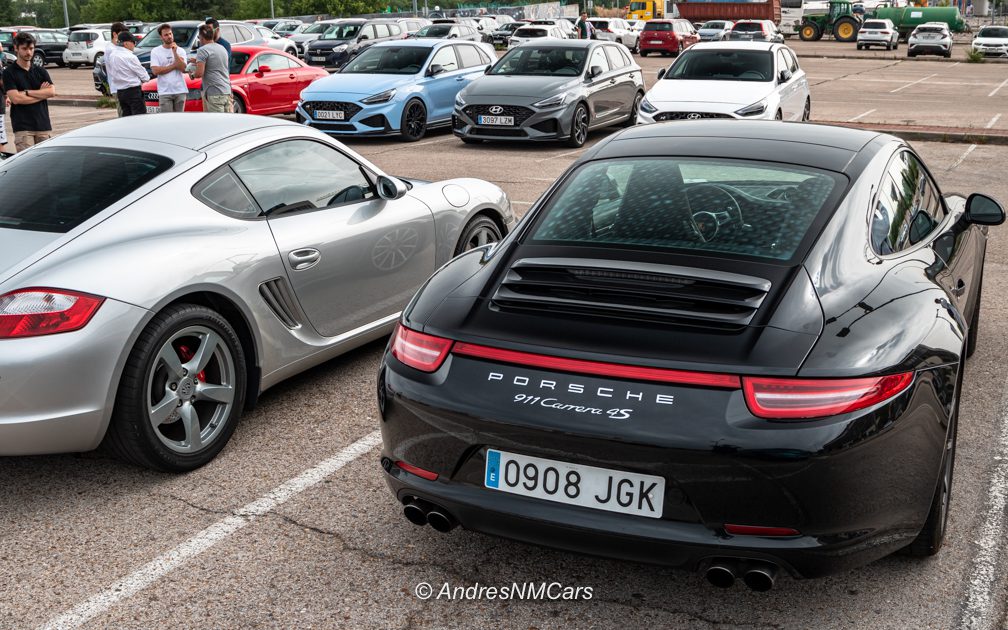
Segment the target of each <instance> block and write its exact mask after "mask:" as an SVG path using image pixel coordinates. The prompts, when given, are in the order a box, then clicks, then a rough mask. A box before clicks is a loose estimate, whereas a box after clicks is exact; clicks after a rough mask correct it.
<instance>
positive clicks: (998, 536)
mask: <svg viewBox="0 0 1008 630" xmlns="http://www.w3.org/2000/svg"><path fill="white" fill-rule="evenodd" d="M1002 391H1005V392H1008V383H1006V384H1005V388H1004V389H1003V390H1002ZM1000 424H1001V427H1000V428H1001V431H1000V435H999V436H998V442H997V445H996V448H997V451H996V452H995V453H994V462H995V464H994V471H993V472H992V473H991V479H990V483H989V484H988V485H987V490H988V492H989V497H990V498H989V500H988V501H987V513H986V514H985V515H984V520H983V525H981V526H980V538H979V540H977V541H976V543H977V546H979V548H980V551H979V553H977V555H976V556H975V557H974V558H973V566H972V568H971V569H970V571H969V572H968V573H967V575H969V576H970V578H969V588H968V589H967V591H966V605H965V607H964V608H963V616H962V620H961V622H960V624H959V627H960V628H964V629H969V630H987V629H988V628H991V627H992V626H993V625H994V623H995V620H994V619H992V618H991V617H992V613H994V612H995V611H993V610H991V604H992V603H993V600H992V597H991V589H993V588H994V586H995V584H997V582H998V577H999V576H1000V575H1001V571H1000V569H999V567H998V564H999V563H998V560H999V558H1000V556H1001V547H1002V541H1003V540H1004V513H1005V503H1006V501H1008V393H1006V394H1005V395H1004V396H1002V398H1001V414H1000Z"/></svg>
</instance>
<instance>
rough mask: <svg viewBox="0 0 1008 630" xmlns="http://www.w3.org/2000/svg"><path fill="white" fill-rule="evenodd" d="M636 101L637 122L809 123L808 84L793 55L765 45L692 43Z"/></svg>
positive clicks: (767, 44) (780, 47)
mask: <svg viewBox="0 0 1008 630" xmlns="http://www.w3.org/2000/svg"><path fill="white" fill-rule="evenodd" d="M658 79H659V80H658V81H656V82H655V84H654V86H653V87H652V88H651V90H650V91H648V93H647V94H646V95H645V97H644V99H643V100H641V104H640V109H639V110H638V113H637V121H638V122H639V123H654V122H662V121H667V120H700V119H705V118H744V119H767V120H774V119H776V120H808V119H809V116H810V114H811V111H812V99H811V97H810V96H809V86H808V80H807V79H806V78H805V71H804V70H802V69H801V66H799V65H798V58H797V56H796V55H795V54H794V52H793V51H792V50H791V49H790V48H788V47H787V46H785V45H783V44H772V43H768V42H709V43H700V44H694V45H693V46H691V47H689V48H688V49H687V50H686V51H684V52H683V53H682V54H681V55H679V58H678V59H677V60H676V62H675V63H673V64H672V66H671V67H670V68H668V70H660V71H659V72H658Z"/></svg>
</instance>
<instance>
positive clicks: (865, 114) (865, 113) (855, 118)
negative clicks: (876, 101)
mask: <svg viewBox="0 0 1008 630" xmlns="http://www.w3.org/2000/svg"><path fill="white" fill-rule="evenodd" d="M876 111H878V110H875V109H869V110H868V111H866V112H864V113H863V114H858V115H857V116H855V117H854V118H848V119H847V122H854V121H855V120H860V119H862V118H864V117H865V116H867V115H868V114H872V113H875V112H876Z"/></svg>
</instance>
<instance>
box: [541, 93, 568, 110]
mask: <svg viewBox="0 0 1008 630" xmlns="http://www.w3.org/2000/svg"><path fill="white" fill-rule="evenodd" d="M566 102H567V92H562V93H560V94H557V95H556V96H551V97H549V98H544V99H543V100H541V101H539V102H538V103H532V107H540V108H542V107H560V106H561V105H563V104H564V103H566Z"/></svg>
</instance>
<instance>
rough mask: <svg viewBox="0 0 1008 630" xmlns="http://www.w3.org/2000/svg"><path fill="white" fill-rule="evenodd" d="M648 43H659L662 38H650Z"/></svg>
mask: <svg viewBox="0 0 1008 630" xmlns="http://www.w3.org/2000/svg"><path fill="white" fill-rule="evenodd" d="M648 43H649V44H660V43H662V40H660V39H652V40H649V41H648Z"/></svg>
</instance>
